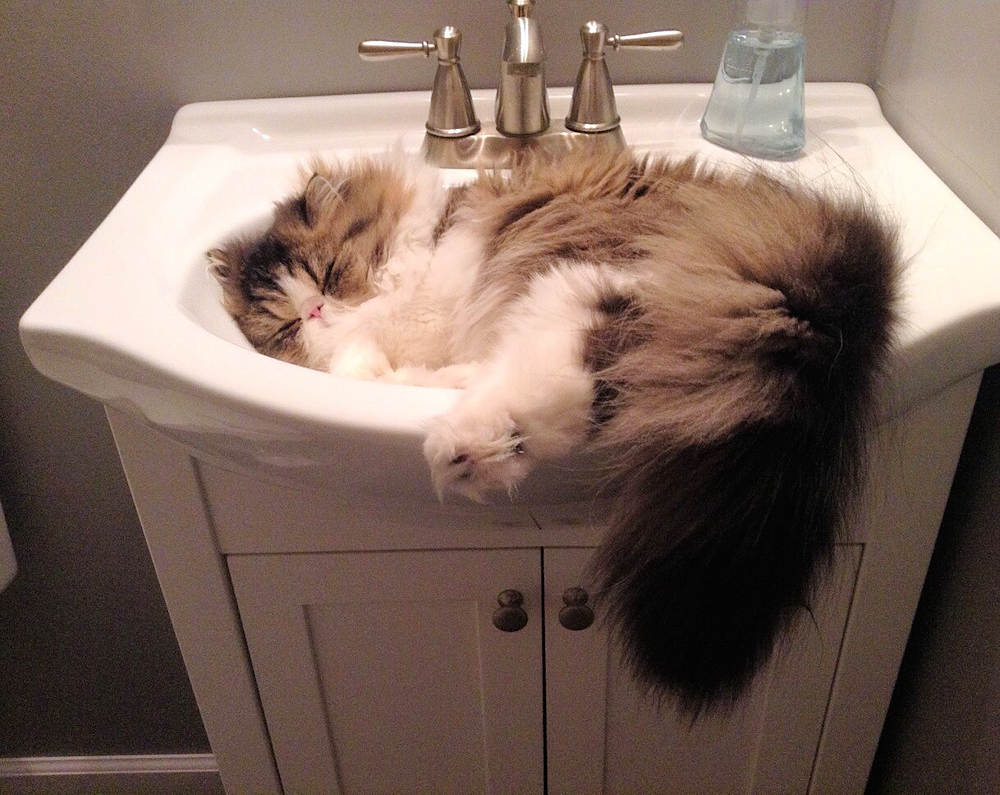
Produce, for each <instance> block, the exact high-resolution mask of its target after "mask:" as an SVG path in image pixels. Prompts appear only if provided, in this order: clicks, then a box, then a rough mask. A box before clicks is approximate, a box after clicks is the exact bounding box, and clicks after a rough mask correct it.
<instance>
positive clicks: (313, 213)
mask: <svg viewBox="0 0 1000 795" xmlns="http://www.w3.org/2000/svg"><path fill="white" fill-rule="evenodd" d="M410 201H411V194H410V192H409V191H407V190H405V189H402V188H401V187H400V182H399V179H398V178H397V176H396V174H395V172H394V171H393V170H392V169H391V168H390V167H386V166H384V165H381V164H378V163H375V162H356V163H352V164H351V165H350V166H349V167H345V168H340V167H338V166H330V165H327V164H317V165H316V167H315V171H314V173H313V174H312V176H311V177H310V178H309V179H308V182H307V184H306V187H305V189H304V190H303V191H302V192H301V193H300V194H298V195H296V196H293V197H291V198H289V199H286V200H285V201H283V202H281V203H279V204H278V205H276V207H275V211H274V220H273V222H272V224H271V226H270V228H269V229H268V230H267V231H266V232H264V233H263V234H262V235H260V236H257V237H251V238H241V239H237V240H234V241H232V242H230V243H228V244H227V245H225V246H223V247H221V248H218V249H214V250H212V251H210V252H209V259H210V263H211V271H212V273H213V275H214V276H215V277H216V278H217V279H218V280H219V282H220V284H221V285H222V287H223V293H224V297H225V304H226V308H227V309H228V310H229V312H230V314H231V315H232V316H233V317H234V318H235V319H236V322H237V324H238V325H239V327H240V330H241V331H242V332H243V334H244V335H245V336H246V338H247V339H248V340H249V341H250V343H251V344H253V346H254V347H255V348H256V349H257V350H259V351H261V352H262V353H266V354H268V355H269V356H274V357H275V358H279V359H284V360H286V361H291V362H295V363H297V364H304V365H307V366H310V367H317V368H324V367H325V366H326V361H325V360H326V359H327V358H328V357H329V346H328V345H326V346H324V345H322V344H319V343H318V342H317V340H319V339H320V337H321V336H322V335H321V334H320V333H318V332H320V330H321V329H323V328H327V327H329V326H330V325H331V324H332V322H333V320H334V319H335V317H336V315H337V314H338V313H341V312H344V311H346V310H348V309H350V308H352V307H356V306H358V305H359V304H361V303H363V302H364V301H366V300H368V299H369V298H371V297H372V296H373V295H374V294H375V279H376V276H377V274H378V272H379V270H380V269H381V268H382V266H383V265H384V264H385V261H386V258H387V255H388V247H389V243H390V240H391V237H392V233H393V230H394V229H395V227H396V224H397V223H398V220H399V217H400V216H401V215H402V213H403V212H404V211H405V210H406V208H407V206H408V205H409V203H410Z"/></svg>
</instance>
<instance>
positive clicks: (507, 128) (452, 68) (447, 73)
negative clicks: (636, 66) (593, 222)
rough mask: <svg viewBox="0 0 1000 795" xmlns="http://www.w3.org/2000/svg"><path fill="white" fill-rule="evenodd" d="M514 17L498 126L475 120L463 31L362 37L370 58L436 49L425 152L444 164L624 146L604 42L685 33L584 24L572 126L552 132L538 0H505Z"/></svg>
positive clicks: (623, 44)
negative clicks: (425, 36) (429, 37)
mask: <svg viewBox="0 0 1000 795" xmlns="http://www.w3.org/2000/svg"><path fill="white" fill-rule="evenodd" d="M505 2H506V3H507V5H508V6H509V8H510V12H511V18H510V20H508V22H507V27H506V32H505V37H504V46H503V53H502V55H501V59H500V83H499V85H498V87H497V93H496V102H495V105H494V112H495V116H496V123H495V127H493V129H490V128H488V127H483V126H481V125H480V123H479V120H478V119H477V118H476V114H475V110H474V107H473V101H472V94H471V92H470V91H469V85H468V82H467V81H466V79H465V74H464V73H463V71H462V66H461V63H460V61H459V57H458V51H459V45H460V44H461V41H462V35H461V33H459V31H458V30H457V29H455V28H453V27H452V26H450V25H446V26H445V27H443V28H440V29H438V30H437V31H435V33H434V40H433V41H419V42H400V41H381V40H378V41H375V40H372V41H363V42H361V43H360V44H359V45H358V54H359V55H360V56H361V57H362V58H364V59H365V60H381V59H385V58H399V57H404V56H409V55H423V56H425V57H429V56H430V54H431V53H432V52H433V53H437V56H438V69H437V73H436V75H435V78H434V88H433V90H432V91H431V103H430V109H429V112H428V114H427V124H426V129H427V134H426V136H424V155H425V157H426V158H427V160H428V161H429V162H431V163H433V164H435V165H437V166H441V167H442V168H507V167H510V166H511V165H512V164H513V163H514V162H515V161H516V160H517V159H518V157H519V156H520V155H521V153H523V152H525V151H527V150H536V151H537V150H542V151H544V152H546V153H547V154H549V155H552V156H558V155H559V154H560V153H564V152H567V151H569V150H571V149H574V148H578V147H580V146H588V147H590V148H592V149H596V150H612V151H613V150H618V149H621V148H623V147H624V146H625V138H624V136H623V135H622V131H621V127H620V123H619V122H620V120H619V117H618V111H617V108H616V107H615V95H614V88H613V86H612V84H611V76H610V75H609V73H608V67H607V64H606V63H605V61H604V55H605V47H606V46H610V47H612V48H614V49H615V50H617V49H619V48H631V47H642V48H646V49H655V50H672V49H675V48H677V47H679V46H680V45H681V43H682V42H683V40H684V35H683V34H682V33H681V32H680V31H677V30H657V31H652V32H650V33H636V34H632V35H625V36H621V35H613V34H611V32H610V31H609V30H608V29H607V27H606V26H604V25H603V24H601V23H600V22H596V21H591V22H587V23H586V24H585V25H584V26H583V28H581V30H580V37H581V39H582V41H583V63H582V64H581V65H580V70H579V72H578V73H577V78H576V85H575V86H574V88H573V97H572V101H571V104H570V110H569V114H568V115H567V117H566V120H565V129H560V130H549V124H550V117H549V99H548V92H547V90H546V86H545V48H544V47H543V45H542V33H541V28H540V26H539V24H538V20H537V19H535V16H534V11H535V2H536V0H505Z"/></svg>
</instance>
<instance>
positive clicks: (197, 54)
mask: <svg viewBox="0 0 1000 795" xmlns="http://www.w3.org/2000/svg"><path fill="white" fill-rule="evenodd" d="M394 5H395V6H398V7H393V8H390V9H389V10H386V7H385V6H380V5H378V4H354V3H350V4H346V3H345V4H342V6H341V9H342V10H343V17H339V16H338V15H337V13H336V12H337V11H338V7H337V5H336V4H331V3H329V2H321V1H320V0H288V2H264V1H258V2H253V3H251V2H247V3H242V4H241V3H234V2H223V0H202V2H198V3H187V2H182V0H159V2H153V0H148V1H147V2H134V1H132V0H104V1H103V2H98V1H97V0H87V1H85V2H70V0H63V1H62V2H57V1H56V0H52V1H51V2H16V1H15V0H5V2H3V3H2V4H0V30H2V31H3V47H2V48H0V102H2V109H3V110H2V112H3V123H2V125H0V151H2V152H4V153H5V155H6V157H5V158H4V162H5V166H6V169H7V173H6V174H5V179H4V180H3V182H2V185H0V192H2V195H3V202H2V211H0V225H2V226H0V229H2V234H0V246H2V248H0V267H2V269H3V275H4V287H3V290H2V291H0V317H2V322H0V372H2V373H3V378H2V379H0V418H2V421H0V500H2V502H3V505H4V508H5V510H6V513H7V516H8V523H9V525H10V529H11V534H12V537H13V541H14V546H15V551H16V553H17V555H18V560H19V563H20V566H21V573H20V574H19V575H18V578H17V579H16V580H15V582H14V584H13V585H12V586H11V587H10V588H9V589H8V590H7V591H5V592H4V593H3V594H0V638H2V641H0V756H20V755H67V754H105V753H168V752H183V751H205V750H208V745H207V742H206V740H205V737H204V733H203V731H202V729H201V725H200V721H199V719H198V716H197V709H196V707H195V705H194V702H193V699H192V697H191V692H190V688H189V687H188V685H187V680H186V676H185V674H184V669H183V665H182V663H181V661H180V657H179V655H178V652H177V648H176V643H175V642H174V639H173V634H172V631H171V629H170V625H169V621H168V619H167V616H166V613H165V610H164V607H163V602H162V599H161V598H160V596H159V590H158V588H157V585H156V581H155V577H154V575H153V572H152V567H151V565H150V562H149V559H148V556H147V554H146V551H145V548H144V543H143V540H142V534H141V530H140V529H139V526H138V523H137V520H136V518H135V513H134V510H133V508H132V505H131V502H130V500H129V497H128V493H127V489H126V487H125V485H124V482H123V478H122V475H121V472H120V469H119V467H118V462H117V458H116V455H115V452H114V449H113V445H112V443H111V440H110V435H109V433H108V431H107V429H106V424H105V422H104V418H103V415H102V412H101V410H100V408H99V406H97V405H96V404H95V403H93V402H91V401H90V400H88V399H86V398H83V397H81V396H78V395H77V394H75V393H73V392H71V391H69V390H67V389H64V388H63V387H60V386H58V385H56V384H53V383H51V382H48V381H46V380H45V379H43V378H42V377H41V376H39V375H38V374H36V373H35V372H34V371H33V370H32V368H31V367H30V365H29V364H28V362H27V360H26V358H25V356H24V354H23V352H22V350H21V348H20V344H19V343H18V340H17V336H16V324H17V319H18V317H19V316H20V314H21V313H22V312H23V311H24V309H25V308H26V307H27V305H28V304H29V303H30V301H31V300H32V299H33V298H34V297H35V296H36V295H37V294H38V293H39V292H40V291H41V290H42V289H43V288H44V286H45V284H47V283H48V281H49V280H50V279H51V278H52V277H53V276H54V275H55V273H57V272H58V270H59V269H60V267H61V266H62V265H63V264H64V263H65V262H66V260H68V259H69V257H70V256H71V255H72V253H73V252H74V251H75V249H76V248H77V247H79V245H80V244H81V243H82V242H83V241H84V240H85V239H86V237H87V235H88V234H89V233H90V231H91V230H92V229H93V228H94V227H95V226H96V225H97V223H99V221H100V220H101V219H102V218H103V217H104V215H105V214H106V213H107V212H108V211H109V210H110V209H111V207H112V206H113V204H114V202H115V200H116V199H117V198H118V197H119V196H120V195H121V194H122V193H123V192H124V190H125V188H126V187H127V186H128V184H129V183H130V182H131V181H132V180H133V179H134V177H135V176H136V174H137V173H138V172H139V170H140V169H141V168H142V166H143V165H144V164H145V162H146V161H147V160H148V159H149V158H150V157H151V156H152V154H153V153H154V152H155V150H156V149H157V147H158V146H159V145H160V143H161V142H162V141H163V139H164V138H165V136H166V134H167V131H168V129H169V124H170V119H171V117H172V115H173V113H174V112H175V111H176V110H177V108H178V107H180V106H181V105H183V104H185V103H188V102H193V101H198V100H206V99H232V98H244V97H255V96H288V95H305V94H325V93H349V92H357V91H372V90H388V89H415V88H426V87H427V86H428V84H429V80H430V77H431V73H432V66H431V65H426V66H422V65H420V64H419V63H415V64H411V65H407V66H405V67H403V68H401V67H400V65H399V64H398V63H397V64H395V65H381V64H378V65H376V64H363V63H360V62H359V61H358V60H357V59H356V56H355V55H354V47H355V44H356V42H357V41H358V40H359V39H362V38H367V37H382V38H393V37H398V38H426V37H428V36H429V35H430V33H431V32H432V29H433V27H435V26H437V25H439V24H443V23H446V22H448V23H452V24H455V25H457V26H459V27H460V28H462V29H463V30H464V31H465V34H466V40H465V44H464V49H463V60H464V62H465V64H466V68H467V72H468V75H469V79H470V82H471V83H472V84H473V86H475V87H488V86H491V85H493V83H494V74H495V59H496V54H497V49H498V47H499V37H500V29H501V26H502V23H503V20H504V5H503V3H501V2H500V0H477V2H467V1H466V2H460V1H459V0H451V1H450V2H444V1H443V0H442V1H440V2H428V3H422V4H414V3H410V4H405V3H399V4H394ZM898 5H902V4H898ZM973 5H974V3H973ZM984 5H985V4H984ZM729 8H730V3H729V2H728V0H716V1H715V2H701V1H699V0H678V1H677V2H675V3H672V4H664V3H660V2H652V0H642V1H641V2H630V3H609V2H603V3H596V2H589V0H540V10H539V16H540V17H541V20H542V23H543V25H544V29H545V32H546V43H547V47H548V51H549V54H550V62H549V79H550V82H551V83H552V84H553V85H560V84H561V85H565V84H568V83H569V82H571V80H572V77H573V74H574V73H575V71H576V67H577V61H578V54H577V53H578V49H579V45H578V43H577V39H576V30H577V28H578V27H579V25H580V23H582V22H583V21H584V20H586V19H588V18H592V17H596V18H598V19H601V20H602V21H604V22H606V23H607V24H608V25H609V26H610V27H612V29H613V30H618V31H622V32H633V31H639V30H644V29H651V28H657V27H678V28H681V29H683V30H684V31H685V32H686V34H687V45H686V47H685V48H684V49H683V50H682V51H680V52H679V53H674V54H662V53H661V54H652V53H635V54H630V53H618V54H612V55H611V56H610V61H611V69H612V72H613V74H614V75H615V77H616V79H617V80H618V81H619V82H623V83H624V82H664V81H666V82H670V81H673V82H676V81H686V80H697V81H706V82H707V81H710V80H711V79H712V77H713V76H714V72H715V68H716V63H717V59H718V55H719V52H720V50H721V44H722V40H723V37H724V35H725V31H726V29H727V28H728V25H729V19H728V17H729ZM888 9H889V4H886V3H879V2H878V0H843V2H835V0H813V2H812V3H811V5H810V10H809V18H808V21H807V30H806V33H807V37H808V39H809V45H810V49H809V55H808V67H807V69H808V71H807V77H808V78H809V79H811V80H849V81H857V82H863V83H868V84H873V83H874V80H875V76H876V73H877V70H878V68H879V54H880V53H881V51H882V38H883V34H884V30H885V27H884V26H885V23H886V22H887V13H888ZM955 18H956V19H957V18H958V17H955ZM991 18H992V19H994V20H995V18H996V17H995V14H994V15H993V16H992V17H991ZM964 29H965V28H964V23H963V27H962V28H961V30H963V31H964ZM956 35H958V36H959V37H961V36H962V35H964V34H962V33H959V34H956ZM994 110H996V106H995V105H994ZM997 491H998V490H997V489H993V494H996V493H997Z"/></svg>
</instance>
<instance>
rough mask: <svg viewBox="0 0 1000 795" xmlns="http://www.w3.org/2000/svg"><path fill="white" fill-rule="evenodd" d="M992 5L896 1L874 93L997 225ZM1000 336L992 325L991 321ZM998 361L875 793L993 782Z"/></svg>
mask: <svg viewBox="0 0 1000 795" xmlns="http://www.w3.org/2000/svg"><path fill="white" fill-rule="evenodd" d="M998 41H1000V3H995V2H984V0H957V2H950V3H942V2H940V0H906V2H897V3H896V7H895V11H894V12H893V16H892V23H891V25H890V27H889V30H888V35H887V38H886V42H885V47H884V51H883V56H882V61H881V64H880V66H879V70H878V80H877V85H876V91H877V93H878V95H879V99H880V100H881V103H882V107H883V109H884V110H885V113H886V116H887V117H888V118H889V120H890V121H891V122H892V123H893V125H894V126H895V127H896V129H897V130H899V131H900V133H901V134H902V135H903V136H904V137H905V138H906V139H907V141H909V143H910V145H911V146H912V147H913V148H914V149H915V150H916V151H917V152H918V154H920V156H921V157H923V159H924V160H925V161H926V162H927V163H928V164H929V165H930V166H931V167H932V168H933V169H934V170H935V171H937V173H938V174H939V175H940V176H941V177H942V178H943V179H944V180H945V181H946V182H947V183H948V184H949V185H950V186H951V187H952V189H953V190H954V191H955V192H956V193H958V195H959V196H961V197H962V199H963V200H964V201H965V202H966V204H968V205H969V206H970V207H971V208H972V209H973V210H975V211H976V212H977V213H978V214H979V216H980V217H981V218H982V219H983V220H984V221H986V223H988V224H989V225H990V226H991V227H992V229H993V230H994V231H995V232H997V233H998V234H1000V151H998V141H1000V83H998V82H997V80H996V79H995V75H992V74H991V70H990V69H982V68H981V66H982V65H983V64H986V63H994V62H995V61H996V59H997V57H998V56H1000V48H998V44H997V42H998ZM995 333H996V334H997V335H998V336H1000V327H998V328H997V329H996V332H995ZM998 571H1000V367H993V368H991V370H989V371H987V374H986V377H985V378H984V380H983V386H982V388H981V390H980V393H979V400H978V401H977V403H976V410H975V413H974V415H973V419H972V424H971V426H970V428H969V434H968V437H967V439H966V444H965V449H964V450H963V453H962V459H961V462H960V464H959V470H958V474H957V476H956V480H955V486H954V488H953V489H952V493H951V498H950V500H949V503H948V510H947V511H946V513H945V518H944V522H943V523H942V527H941V533H940V535H939V538H938V544H937V547H936V548H935V552H934V559H933V560H932V562H931V568H930V571H929V573H928V576H927V582H926V585H925V587H924V592H923V596H922V598H921V602H920V608H919V610H918V612H917V616H916V619H915V620H914V624H913V632H912V634H911V636H910V643H909V645H908V646H907V652H906V657H905V658H904V660H903V665H902V668H901V670H900V675H899V679H898V681H897V684H896V692H895V695H894V697H893V703H892V709H891V710H890V712H889V716H888V718H887V720H886V725H885V730H884V732H883V734H882V742H881V744H880V746H879V753H878V756H877V758H876V760H875V765H874V767H873V769H872V775H871V779H870V790H871V792H872V793H882V792H996V791H997V786H998V782H1000V742H998V736H1000V735H998V732H1000V578H998V576H997V572H998Z"/></svg>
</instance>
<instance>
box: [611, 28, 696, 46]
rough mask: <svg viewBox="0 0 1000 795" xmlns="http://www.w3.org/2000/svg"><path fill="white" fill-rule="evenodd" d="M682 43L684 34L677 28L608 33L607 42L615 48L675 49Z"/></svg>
mask: <svg viewBox="0 0 1000 795" xmlns="http://www.w3.org/2000/svg"><path fill="white" fill-rule="evenodd" d="M683 43H684V34H683V33H681V32H680V31H679V30H650V31H647V32H646V33H625V34H620V33H619V34H615V35H613V36H612V35H609V36H608V38H607V44H610V45H611V46H612V47H613V48H614V49H615V50H617V49H619V48H625V49H631V48H639V47H643V48H645V49H647V50H676V49H677V48H678V47H680V46H681V45H682V44H683Z"/></svg>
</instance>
